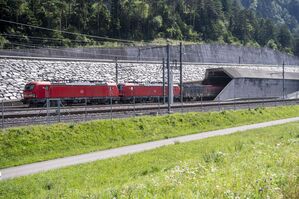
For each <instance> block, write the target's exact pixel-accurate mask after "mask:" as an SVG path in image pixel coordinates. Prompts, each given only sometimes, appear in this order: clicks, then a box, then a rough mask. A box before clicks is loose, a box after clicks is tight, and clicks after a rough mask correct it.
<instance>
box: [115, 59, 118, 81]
mask: <svg viewBox="0 0 299 199" xmlns="http://www.w3.org/2000/svg"><path fill="white" fill-rule="evenodd" d="M115 83H116V84H118V63H117V57H115Z"/></svg>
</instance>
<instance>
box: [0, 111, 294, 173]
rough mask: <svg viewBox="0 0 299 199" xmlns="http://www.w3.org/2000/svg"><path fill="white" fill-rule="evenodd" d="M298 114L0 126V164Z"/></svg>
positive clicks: (236, 113)
mask: <svg viewBox="0 0 299 199" xmlns="http://www.w3.org/2000/svg"><path fill="white" fill-rule="evenodd" d="M293 116H299V106H292V107H277V108H267V109H261V108H258V109H254V110H241V111H225V112H218V113H216V112H214V113H189V114H175V115H170V116H159V117H140V118H130V119H119V120H113V121H110V120H102V121H93V122H87V123H81V124H56V125H50V126H30V127H23V128H12V129H7V130H4V132H1V131H0V157H1V160H0V168H3V167H9V166H14V165H20V164H25V163H31V162H37V161H42V160H48V159H53V158H58V157H64V156H69V155H75V154H81V153H87V152H91V151H97V150H102V149H108V148H115V147H119V146H124V145H130V144H136V143H142V142H147V141H152V140H158V139H164V138H168V137H175V136H179V135H186V134H193V133H198V132H204V131H209V130H214V129H221V128H226V127H232V126H238V125H244V124H250V123H256V122H262V121H268V120H274V119H280V118H287V117H293Z"/></svg>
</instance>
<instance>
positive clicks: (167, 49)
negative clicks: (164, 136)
mask: <svg viewBox="0 0 299 199" xmlns="http://www.w3.org/2000/svg"><path fill="white" fill-rule="evenodd" d="M169 51H170V47H169V44H167V48H166V54H167V60H166V62H167V63H166V64H167V85H168V100H167V101H168V113H170V111H171V107H170V105H171V104H170V103H171V100H170V97H171V96H170V93H171V86H170V54H169Z"/></svg>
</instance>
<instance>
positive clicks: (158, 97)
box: [158, 96, 160, 115]
mask: <svg viewBox="0 0 299 199" xmlns="http://www.w3.org/2000/svg"><path fill="white" fill-rule="evenodd" d="M158 114H159V115H160V96H158Z"/></svg>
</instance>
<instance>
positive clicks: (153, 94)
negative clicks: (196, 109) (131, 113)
mask: <svg viewBox="0 0 299 199" xmlns="http://www.w3.org/2000/svg"><path fill="white" fill-rule="evenodd" d="M118 89H119V96H120V97H121V100H122V101H123V102H129V101H132V100H133V98H135V99H134V100H135V101H137V102H142V101H157V100H158V97H160V99H162V97H163V85H162V84H136V83H123V84H119V85H118ZM167 93H168V86H165V92H164V94H165V96H167ZM173 96H174V98H175V99H178V98H179V96H180V87H179V86H178V85H174V86H173Z"/></svg>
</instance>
